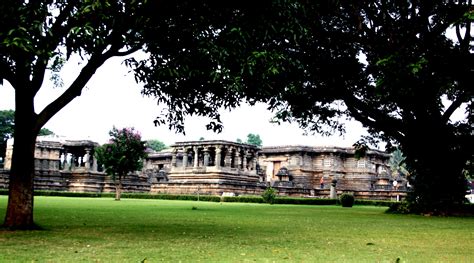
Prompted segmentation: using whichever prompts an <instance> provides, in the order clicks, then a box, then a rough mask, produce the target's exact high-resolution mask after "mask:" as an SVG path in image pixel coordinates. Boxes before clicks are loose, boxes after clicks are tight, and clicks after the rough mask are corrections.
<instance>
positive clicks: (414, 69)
mask: <svg viewBox="0 0 474 263" xmlns="http://www.w3.org/2000/svg"><path fill="white" fill-rule="evenodd" d="M472 8H473V7H472V1H429V2H426V1H357V2H349V1H319V2H317V1H303V0H301V1H291V0H289V1H274V2H272V5H271V7H269V8H263V9H260V10H258V12H259V14H260V16H259V17H258V22H257V21H252V19H253V17H252V16H249V13H244V12H241V13H238V15H236V16H233V17H231V18H229V22H228V23H226V24H224V25H223V26H219V25H213V27H211V28H209V27H208V25H207V24H203V23H202V20H200V19H197V20H192V21H191V23H192V24H193V25H194V26H193V27H190V28H186V27H187V26H188V24H187V23H186V21H188V20H187V18H188V14H186V13H185V12H183V13H182V16H179V17H177V18H176V21H180V22H179V23H177V25H178V28H176V27H173V28H169V29H168V30H179V31H180V32H181V31H183V32H185V33H186V32H187V34H186V39H189V40H190V41H187V42H186V43H182V41H181V40H180V39H174V38H172V39H168V41H166V42H164V43H160V45H151V46H149V47H148V49H149V50H151V51H152V52H151V53H152V54H156V53H159V54H160V55H159V56H154V55H152V56H151V60H147V61H134V60H129V61H128V62H129V63H130V64H131V65H134V66H136V68H137V71H136V77H137V78H138V79H139V80H142V81H143V82H144V83H145V85H144V86H145V90H144V92H145V94H148V95H151V96H156V97H158V98H159V101H160V102H163V103H166V104H168V106H169V107H168V112H166V114H165V115H164V116H165V117H160V118H158V119H157V120H156V122H157V123H162V124H164V123H170V125H171V126H172V127H174V128H177V129H178V130H179V129H182V127H183V126H182V124H183V120H184V117H185V115H184V114H183V112H189V113H192V114H207V115H210V116H211V117H213V118H214V120H215V121H214V122H211V123H210V125H209V128H213V129H220V120H219V117H220V116H219V113H218V109H219V108H221V107H233V106H235V105H236V104H238V101H240V100H243V99H246V100H249V101H250V103H253V102H256V101H264V102H269V108H270V109H273V110H275V111H276V116H275V117H276V118H275V119H276V120H277V121H280V120H283V121H296V122H298V123H299V124H300V125H301V127H303V128H305V129H308V130H311V131H314V132H319V133H323V134H328V133H332V132H335V131H339V132H344V129H345V127H344V125H343V122H341V121H340V120H341V119H345V118H347V117H350V118H354V119H356V120H358V121H360V122H361V123H362V124H363V125H364V126H365V127H367V128H368V130H369V133H370V136H367V137H364V138H362V139H361V141H360V142H358V143H357V144H356V145H357V146H358V147H359V148H363V147H365V145H367V144H370V143H377V142H381V141H383V142H385V143H387V149H388V150H391V149H393V147H394V146H396V147H399V148H400V150H402V151H403V153H404V154H405V155H406V157H407V159H406V165H407V167H408V169H409V170H410V171H409V172H410V174H411V177H410V178H411V180H413V181H412V182H411V183H412V185H413V186H414V191H413V192H412V193H411V195H410V204H411V205H412V208H413V211H425V212H444V211H447V210H450V209H455V208H456V206H457V205H461V204H462V203H464V202H465V198H464V192H465V191H464V189H465V182H464V176H463V173H462V171H463V168H465V166H466V163H468V160H469V159H471V158H472V156H473V151H472V149H473V145H472V142H473V140H472V125H473V124H472V123H473V114H472V111H473V103H472V96H473V93H472V91H473V89H472V79H473V77H474V76H473V70H474V55H473V53H472V52H473V40H472V36H471V35H472V33H471V26H472V23H473V20H474V13H473V11H472ZM269 10H270V11H269ZM242 20H245V21H246V22H247V23H242ZM197 28H198V29H199V28H201V30H197ZM160 29H161V30H163V29H164V32H161V31H160V30H157V32H161V33H164V34H167V33H168V31H167V30H166V27H165V28H160ZM228 29H230V30H228ZM450 31H451V32H453V35H454V39H453V38H452V37H450V36H449V32H450ZM196 32H200V33H196ZM156 50H160V52H153V51H156ZM150 64H151V65H154V67H150V66H149V65H150ZM186 73H187V74H186ZM176 76H180V77H179V78H176ZM209 76H210V77H211V79H209ZM218 87H226V88H225V89H219V88H218ZM223 97H225V99H224V100H223V99H222V98H223ZM463 109H464V110H465V111H466V115H467V117H466V118H464V119H462V120H452V116H453V113H454V112H455V111H456V110H461V111H462V110H463Z"/></svg>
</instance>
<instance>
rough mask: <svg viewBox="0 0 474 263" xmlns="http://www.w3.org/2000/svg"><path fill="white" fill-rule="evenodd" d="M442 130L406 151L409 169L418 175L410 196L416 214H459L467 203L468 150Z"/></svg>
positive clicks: (410, 144)
mask: <svg viewBox="0 0 474 263" xmlns="http://www.w3.org/2000/svg"><path fill="white" fill-rule="evenodd" d="M442 130H443V129H438V130H435V129H431V130H429V131H427V130H425V133H421V134H418V135H419V136H417V137H412V140H411V141H410V142H408V143H407V144H406V145H405V147H404V150H406V154H407V157H408V156H409V157H410V158H407V165H408V167H409V168H411V169H412V170H414V171H415V173H414V174H413V175H412V178H411V179H412V183H413V187H414V189H413V192H412V193H411V194H410V196H409V201H410V203H411V204H412V205H413V209H414V212H423V213H435V214H445V213H450V212H456V210H457V209H459V208H460V206H461V205H462V204H463V203H464V202H465V197H464V195H465V191H466V184H465V178H464V176H463V174H462V169H463V167H464V165H465V163H466V160H467V159H466V152H463V150H465V147H460V145H459V143H461V144H462V142H460V141H459V138H456V137H455V135H452V134H449V133H446V132H443V131H442ZM427 134H430V136H427ZM432 138H435V139H432Z"/></svg>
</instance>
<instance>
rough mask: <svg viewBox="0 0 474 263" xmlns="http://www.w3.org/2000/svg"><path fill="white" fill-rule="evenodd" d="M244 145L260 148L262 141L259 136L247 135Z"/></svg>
mask: <svg viewBox="0 0 474 263" xmlns="http://www.w3.org/2000/svg"><path fill="white" fill-rule="evenodd" d="M245 143H248V144H252V145H255V146H258V147H262V139H261V138H260V135H258V134H253V133H249V134H248V135H247V141H246V142H245Z"/></svg>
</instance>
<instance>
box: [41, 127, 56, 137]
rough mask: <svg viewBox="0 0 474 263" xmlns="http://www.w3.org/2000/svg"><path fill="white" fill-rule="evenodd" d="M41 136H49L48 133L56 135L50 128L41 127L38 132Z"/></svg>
mask: <svg viewBox="0 0 474 263" xmlns="http://www.w3.org/2000/svg"><path fill="white" fill-rule="evenodd" d="M38 135H39V136H47V135H54V132H53V131H51V130H50V129H48V128H41V130H40V131H39V133H38Z"/></svg>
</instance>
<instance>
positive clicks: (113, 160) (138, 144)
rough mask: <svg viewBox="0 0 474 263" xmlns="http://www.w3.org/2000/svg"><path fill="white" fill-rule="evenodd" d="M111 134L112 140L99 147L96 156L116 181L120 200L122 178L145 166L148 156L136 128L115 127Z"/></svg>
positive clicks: (117, 194) (117, 196)
mask: <svg viewBox="0 0 474 263" xmlns="http://www.w3.org/2000/svg"><path fill="white" fill-rule="evenodd" d="M109 135H110V137H111V140H110V142H109V143H107V144H104V145H102V146H100V147H97V148H96V150H95V156H96V158H97V162H98V163H100V164H102V165H103V166H104V168H105V172H106V173H107V174H108V175H110V176H112V179H113V180H114V181H116V182H115V183H116V199H117V200H120V197H121V184H122V178H123V177H124V176H125V175H127V174H128V173H130V172H134V171H138V170H140V169H141V168H142V167H143V159H144V158H145V157H146V156H147V154H146V152H145V150H146V147H145V143H144V142H142V140H141V135H140V134H139V133H138V132H136V131H135V129H134V128H122V129H117V128H115V127H113V128H112V130H111V131H110V132H109Z"/></svg>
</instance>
